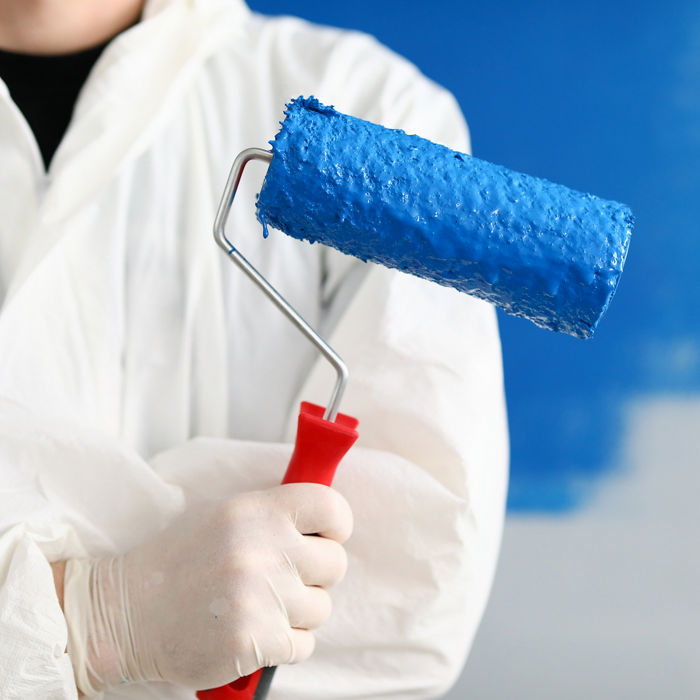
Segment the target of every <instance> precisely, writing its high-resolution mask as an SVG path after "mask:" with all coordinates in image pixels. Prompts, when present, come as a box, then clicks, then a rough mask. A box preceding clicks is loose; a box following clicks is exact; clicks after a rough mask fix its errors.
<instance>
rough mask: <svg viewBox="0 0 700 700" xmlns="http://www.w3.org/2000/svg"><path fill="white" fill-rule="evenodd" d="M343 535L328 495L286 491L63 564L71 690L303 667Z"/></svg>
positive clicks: (303, 488) (345, 516)
mask: <svg viewBox="0 0 700 700" xmlns="http://www.w3.org/2000/svg"><path fill="white" fill-rule="evenodd" d="M351 530H352V514H351V511H350V506H349V505H348V504H347V501H346V500H345V499H344V498H343V497H342V496H341V495H340V494H339V493H338V492H337V491H334V490H333V489H330V488H328V487H326V486H320V485H316V484H288V485H285V486H278V487H276V488H273V489H269V490H267V491H256V492H251V493H246V494H242V495H240V496H237V497H235V498H233V499H230V500H226V501H222V502H220V503H218V504H216V505H215V506H210V507H209V509H208V510H205V511H203V512H191V513H186V514H185V515H184V516H183V517H181V518H180V519H179V520H177V521H176V522H175V523H174V524H173V525H171V526H170V527H169V528H168V529H167V530H165V531H164V532H162V533H161V534H160V535H158V536H157V537H155V538H154V539H153V540H151V541H150V542H148V543H147V544H145V545H143V546H141V547H139V548H137V549H135V550H133V551H131V552H129V553H127V554H125V555H122V556H118V557H110V558H104V559H92V560H89V559H80V560H69V561H68V563H67V566H66V575H65V594H64V596H65V597H64V610H65V615H66V620H67V622H68V630H69V647H68V650H69V653H70V655H71V659H72V663H73V668H74V670H75V677H76V682H77V685H78V688H79V689H80V690H81V691H82V692H83V693H84V694H86V695H91V694H95V693H97V692H100V691H101V690H103V689H105V688H107V687H110V686H113V685H118V684H120V683H123V682H124V681H127V682H131V681H147V680H165V681H169V682H171V683H176V684H180V685H184V686H187V687H191V688H198V689H204V688H213V687H218V686H221V685H224V684H226V683H229V682H230V681H233V680H235V679H236V678H239V677H240V676H243V675H248V674H249V673H252V672H253V671H255V670H256V669H258V668H260V667H261V666H276V665H280V664H287V663H295V662H298V661H302V660H304V659H306V658H307V657H308V656H310V655H311V653H312V651H313V649H314V643H315V642H314V636H313V633H312V632H310V631H309V630H312V629H314V628H316V627H318V626H319V625H320V624H321V623H323V622H324V621H325V620H326V618H327V617H328V616H329V614H330V610H331V601H330V596H329V595H328V593H327V592H326V591H325V590H324V589H325V588H326V587H328V586H331V585H333V584H334V583H336V582H337V581H339V580H340V579H341V578H342V577H343V575H344V573H345V569H346V567H347V558H346V554H345V550H344V548H343V547H342V546H341V543H342V542H344V541H345V540H346V539H347V538H348V537H349V536H350V532H351ZM314 533H318V534H319V535H321V536H320V537H314V536H312V535H313V534H314Z"/></svg>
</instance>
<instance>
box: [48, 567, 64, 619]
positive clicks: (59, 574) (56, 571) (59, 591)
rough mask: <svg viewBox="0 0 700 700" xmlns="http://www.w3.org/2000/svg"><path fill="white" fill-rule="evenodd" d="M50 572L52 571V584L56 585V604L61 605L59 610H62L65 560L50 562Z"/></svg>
mask: <svg viewBox="0 0 700 700" xmlns="http://www.w3.org/2000/svg"><path fill="white" fill-rule="evenodd" d="M51 572H52V573H53V585H54V586H55V587H56V596H57V597H58V604H59V605H60V606H61V610H63V578H64V576H65V574H66V562H65V561H56V562H53V564H51Z"/></svg>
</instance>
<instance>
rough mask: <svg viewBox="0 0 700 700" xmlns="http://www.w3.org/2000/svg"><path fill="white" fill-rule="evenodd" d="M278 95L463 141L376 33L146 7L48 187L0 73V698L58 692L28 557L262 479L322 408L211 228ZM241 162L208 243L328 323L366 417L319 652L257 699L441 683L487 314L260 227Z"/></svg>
mask: <svg viewBox="0 0 700 700" xmlns="http://www.w3.org/2000/svg"><path fill="white" fill-rule="evenodd" d="M299 94H307V95H308V94H315V95H316V96H317V97H318V98H319V99H321V100H322V101H323V102H325V103H328V104H334V105H335V106H336V107H337V108H338V109H340V110H341V111H344V112H348V113H351V114H355V115H357V116H360V117H363V118H367V119H370V120H373V121H376V122H380V123H383V124H386V125H387V126H392V127H401V128H404V129H405V130H407V131H409V132H413V133H419V134H421V135H423V136H426V137H428V138H431V139H433V140H435V141H438V142H441V143H445V144H446V145H449V146H452V147H454V148H458V149H460V150H466V149H467V148H468V141H467V136H466V130H465V127H464V123H463V120H462V118H461V116H460V114H459V110H458V109H457V107H456V105H455V103H454V100H453V99H452V98H451V97H450V96H449V95H448V94H447V93H446V92H444V91H443V90H442V89H440V88H439V87H437V86H436V85H434V84H433V83H431V82H430V81H428V80H427V79H425V78H424V77H423V76H421V75H420V74H419V73H418V72H417V71H416V69H415V68H413V67H412V66H410V65H409V64H407V63H406V62H405V61H403V60H401V59H400V58H398V57H396V56H395V55H394V54H392V53H390V52H389V51H387V50H386V49H384V48H382V47H381V46H380V45H378V44H377V43H376V42H375V41H374V40H372V39H371V38H368V37H366V36H364V35H360V34H357V33H352V32H341V31H337V30H333V29H328V28H320V27H315V26H312V25H309V24H307V23H305V22H302V21H299V20H296V19H292V18H275V19H270V18H264V17H261V16H258V15H255V14H252V13H250V12H249V11H248V9H247V8H246V7H245V5H244V4H243V3H242V2H240V1H239V0H190V1H185V0H160V1H159V2H150V3H149V4H148V5H147V8H146V11H145V15H144V21H143V22H141V23H140V24H138V25H136V26H135V27H133V28H132V29H130V30H129V31H127V32H126V33H125V34H123V35H122V36H120V37H119V38H118V39H116V40H115V41H114V42H113V43H112V44H111V45H110V46H109V47H108V48H107V49H106V51H105V52H104V54H103V55H102V56H101V58H100V60H99V61H98V63H97V64H96V66H95V69H94V70H93V72H92V74H91V75H90V77H89V78H88V81H87V83H86V85H85V87H84V89H83V91H82V93H81V95H80V97H79V100H78V104H77V105H76V110H75V114H74V118H73V121H72V123H71V125H70V127H69V130H68V132H67V134H66V136H65V138H64V141H63V142H62V144H61V145H60V147H59V149H58V151H57V153H56V155H55V156H54V159H53V162H52V165H51V169H50V172H49V173H48V175H47V174H46V173H44V172H43V167H42V163H41V158H40V156H39V152H38V148H37V145H36V142H35V140H34V138H33V136H32V134H31V132H30V130H29V127H28V126H27V124H26V122H25V121H24V119H23V118H22V116H21V114H20V113H19V111H18V110H17V108H16V106H15V105H14V104H13V103H12V101H11V99H10V97H9V95H8V92H7V90H6V89H5V86H4V85H3V84H2V83H0V154H2V168H0V205H1V206H2V211H3V216H2V217H1V218H0V239H1V240H2V245H3V250H5V249H11V250H12V253H13V254H12V256H11V257H12V262H11V264H10V263H9V262H8V264H7V266H6V265H3V266H2V269H0V274H2V275H3V276H4V278H3V279H2V280H0V282H1V284H0V289H2V290H6V293H5V296H4V298H3V305H2V308H1V309H0V474H1V475H2V480H1V484H0V584H1V585H0V601H1V602H2V605H0V669H1V670H2V673H0V697H2V698H22V699H23V700H27V699H31V698H41V699H42V700H46V699H47V698H50V699H51V698H57V699H58V698H60V699H63V698H73V697H75V694H76V690H75V684H74V681H73V678H72V671H71V666H70V663H69V660H68V658H67V656H66V654H65V653H62V651H61V650H63V649H65V645H66V640H67V630H66V625H65V620H64V618H63V616H62V614H61V611H60V608H59V607H58V603H57V601H56V596H55V591H54V588H53V581H52V578H51V572H50V569H49V567H48V566H47V564H46V560H47V559H48V560H49V561H56V560H59V559H65V558H71V557H85V556H90V557H97V556H106V555H111V554H119V553H122V552H126V551H128V550H130V549H133V548H134V547H137V546H139V545H141V544H143V543H145V542H147V541H148V540H149V539H150V538H152V537H154V536H155V535H156V534H157V533H158V532H160V531H162V530H163V529H165V528H166V527H167V526H168V525H169V524H170V523H171V522H172V521H173V519H174V518H175V517H176V516H177V515H178V514H180V513H181V512H182V511H183V510H184V509H186V508H187V507H194V506H195V505H196V504H198V503H202V502H204V501H210V500H215V499H220V498H225V497H231V496H233V495H235V494H236V493H240V492H242V491H246V490H251V489H259V488H264V487H270V486H273V485H274V484H276V483H278V482H279V480H280V478H281V475H282V474H283V472H284V467H285V464H286V460H287V458H288V456H289V453H290V445H289V443H290V442H291V441H292V440H293V434H294V423H295V414H296V411H297V405H298V401H299V399H300V398H304V399H308V400H314V401H317V402H320V403H324V402H325V401H326V400H327V398H328V396H329V393H330V390H331V387H332V383H333V376H332V372H331V371H330V369H329V368H327V367H326V365H325V363H324V361H320V360H318V358H317V355H316V354H315V352H314V350H313V349H312V348H311V347H310V346H309V345H308V344H307V343H306V342H305V341H304V340H303V339H302V338H300V337H299V336H298V333H297V332H296V331H295V330H294V329H293V328H292V327H291V326H290V325H289V323H288V322H287V321H286V320H285V319H284V318H283V317H282V316H281V315H280V314H279V312H278V311H276V310H275V309H274V308H273V307H272V305H271V304H269V303H268V302H266V301H265V300H263V298H262V297H261V296H260V295H259V292H258V291H257V290H256V289H254V288H253V287H252V286H251V284H250V283H249V281H248V280H247V279H245V278H244V277H243V276H242V275H241V274H239V273H238V271H237V270H236V269H234V268H233V266H232V265H231V264H230V263H229V262H228V261H227V260H226V259H225V257H224V256H223V255H222V254H221V252H220V251H219V250H218V248H217V247H216V246H215V245H214V243H213V241H212V239H211V233H210V231H211V227H212V222H213V219H214V213H215V208H216V205H217V201H218V198H219V196H220V193H221V190H222V188H223V184H224V182H225V179H226V176H227V172H228V169H229V167H230V165H231V162H232V161H233V158H234V156H235V155H236V153H238V152H239V151H240V150H241V149H243V148H245V147H249V146H262V147H264V146H265V144H266V142H267V141H268V140H269V139H270V138H272V136H273V135H274V134H275V132H276V130H277V127H278V125H277V122H278V120H279V119H280V118H281V116H282V109H283V106H284V103H285V102H286V101H288V100H289V99H290V98H291V97H294V96H297V95H299ZM249 170H250V172H246V177H245V178H244V181H243V183H242V187H241V190H240V192H239V196H238V197H237V200H236V205H235V207H234V212H233V215H232V220H231V222H230V229H229V233H230V235H231V237H232V238H233V239H234V240H235V241H236V242H237V243H238V244H239V246H240V248H241V250H242V251H244V253H245V254H246V256H247V257H249V258H250V259H251V261H253V262H254V263H255V264H256V265H257V266H258V267H259V268H260V270H261V271H262V272H263V274H264V275H265V276H267V277H269V278H270V280H271V281H272V282H273V283H274V284H275V285H276V286H278V287H279V289H280V290H282V291H283V293H284V294H285V295H286V296H287V297H288V298H289V299H290V301H291V302H292V303H293V304H294V305H295V306H297V308H299V310H300V311H301V312H302V313H303V314H304V315H305V317H306V318H307V320H308V321H309V322H311V323H312V325H315V326H317V327H319V328H320V329H321V330H322V332H324V333H325V334H326V335H328V336H330V340H331V343H332V345H333V346H334V347H335V348H336V349H337V350H338V352H339V353H340V355H341V356H342V357H343V358H344V359H345V360H346V362H347V363H348V365H349V367H350V384H349V387H348V391H347V394H346V397H345V399H344V401H343V406H342V410H343V411H345V412H347V413H351V414H353V415H356V416H357V417H358V418H359V419H360V421H361V425H360V440H359V442H358V445H357V446H356V447H354V448H353V449H352V450H351V451H350V453H349V454H348V456H347V458H346V459H345V460H344V462H343V464H342V465H341V468H340V469H339V472H338V477H337V482H336V485H337V488H338V490H339V491H340V492H341V493H342V494H343V495H344V496H345V497H346V498H347V499H348V501H349V502H350V504H351V506H352V508H353V511H354V515H355V523H356V525H355V534H354V535H353V537H352V538H351V539H350V541H349V542H348V543H347V551H348V555H349V570H348V574H347V576H346V578H345V579H344V581H343V582H342V583H341V584H339V585H338V586H337V587H336V588H334V590H333V598H334V613H333V615H332V616H331V618H330V620H329V621H328V622H327V623H326V624H325V625H324V626H322V627H321V628H320V630H319V631H318V634H317V648H316V652H315V653H314V655H313V656H312V657H311V658H310V659H309V660H308V661H306V662H304V663H303V664H299V665H296V666H285V667H282V668H280V669H279V671H278V673H277V675H276V678H275V684H274V686H273V690H272V692H271V695H270V698H271V700H274V698H287V699H291V700H295V699H297V698H299V699H301V698H307V699H308V698H319V699H321V698H324V699H332V698H373V697H378V696H381V697H386V698H422V697H431V696H434V695H436V694H437V693H439V692H440V691H441V690H444V689H445V688H446V686H447V685H448V684H449V683H450V682H451V681H452V680H453V679H454V677H455V676H456V674H457V673H458V672H459V670H460V667H461V665H462V663H463V661H464V658H465V656H466V654H467V652H468V649H469V645H470V643H471V640H472V638H473V636H474V632H475V629H476V627H477V625H478V622H479V619H480V617H481V614H482V612H483V608H484V605H485V602H486V598H487V595H488V590H489V587H490V584H491V580H492V576H493V571H494V566H495V561H496V557H497V552H498V546H499V541H500V536H501V528H502V521H503V508H504V497H505V487H506V467H507V437H506V423H505V411H504V401H503V388H502V375H501V365H500V346H499V340H498V332H497V327H496V321H495V315H494V312H493V310H492V309H490V308H489V307H488V306H487V305H485V304H483V303H482V302H479V301H477V300H474V299H471V298H469V297H466V296H464V295H460V294H458V293H456V292H454V291H452V290H449V289H444V288H440V287H437V286H434V285H430V284H428V283H425V282H422V281H420V280H416V279H412V278H409V277H406V276H404V275H402V274H401V273H397V272H392V271H388V270H380V269H377V268H369V267H368V266H365V265H364V264H363V263H360V262H358V261H355V260H353V259H352V258H347V257H344V256H342V255H340V254H337V253H336V252H334V251H329V250H326V249H323V248H321V247H318V246H309V245H308V244H306V243H299V242H297V241H295V240H292V239H290V238H288V237H286V236H283V235H282V234H278V233H275V232H273V233H272V235H271V236H270V238H269V239H268V240H264V239H263V238H262V236H261V233H260V227H259V225H258V224H257V222H256V221H255V218H254V207H253V201H254V195H255V193H256V192H257V191H258V189H259V187H260V183H261V181H262V177H263V175H264V168H263V167H262V166H260V167H258V166H257V164H256V165H253V166H251V167H250V168H249ZM8 247H9V248H8ZM8 260H9V258H8ZM196 436H206V437H205V438H200V439H193V438H195V437H196ZM105 697H107V698H122V697H123V698H191V697H192V694H191V691H189V690H183V689H181V688H177V687H175V686H171V685H167V684H158V683H146V684H133V685H125V686H123V687H120V688H119V689H118V690H114V691H109V692H108V693H107V694H106V695H105Z"/></svg>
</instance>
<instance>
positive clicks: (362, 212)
mask: <svg viewBox="0 0 700 700" xmlns="http://www.w3.org/2000/svg"><path fill="white" fill-rule="evenodd" d="M286 114H287V116H286V118H285V120H284V122H283V124H282V129H281V130H280V132H279V134H278V135H277V137H276V138H275V140H274V142H272V148H273V152H274V157H273V159H272V162H271V163H270V166H269V169H268V172H267V176H266V178H265V182H264V184H263V188H262V191H261V192H260V196H259V198H258V203H257V209H258V218H259V219H260V221H261V222H262V224H263V226H264V227H265V228H266V227H267V226H268V225H269V226H273V227H274V228H278V229H280V230H282V231H284V232H285V233H287V234H289V235H291V236H293V237H295V238H299V239H304V240H308V241H311V242H319V243H324V244H326V245H330V246H333V247H335V248H337V249H338V250H341V251H342V252H344V253H348V254H350V255H354V256H355V257H359V258H361V259H363V260H371V261H373V262H377V263H380V264H382V265H386V266H388V267H394V268H398V269H400V270H403V271H405V272H409V273H411V274H414V275H418V276H420V277H424V278H426V279H429V280H433V281H435V282H438V283H440V284H443V285H447V286H450V287H455V288H456V289H459V290H460V291H464V292H467V293H469V294H473V295H475V296H477V297H480V298H481V299H485V300H486V301H489V302H491V303H493V304H496V305H497V306H499V307H501V308H503V309H504V310H505V311H507V312H508V313H510V314H513V315H514V316H522V317H525V318H528V319H530V320H531V321H533V322H534V323H535V324H537V325H538V326H541V327H543V328H549V329H552V330H557V331H562V332H564V333H568V334H570V335H573V336H577V337H581V338H586V337H590V336H591V335H592V333H593V331H594V329H595V327H596V325H597V324H598V321H599V320H600V318H601V316H602V315H603V313H604V311H605V309H606V308H607V306H608V304H609V302H610V299H611V298H612V296H613V293H614V292H615V288H616V286H617V283H618V280H619V278H620V274H621V272H622V267H623V264H624V261H625V257H626V255H627V249H628V246H629V241H630V235H631V229H632V221H633V219H632V213H631V211H630V210H629V208H628V207H626V206H625V205H623V204H619V203H618V202H612V201H607V200H604V199H600V198H598V197H595V196H593V195H590V194H583V193H580V192H576V191H574V190H571V189H568V188H567V187H564V186H562V185H557V184H554V183H551V182H548V181H547V180H543V179H540V178H535V177H531V176H529V175H524V174H521V173H516V172H514V171H511V170H508V169H507V168H504V167H502V166H498V165H494V164H492V163H488V162H486V161H483V160H479V159H478V158H473V157H470V156H468V155H464V154H461V153H457V152H456V151H452V150H450V149H448V148H446V147H444V146H440V145H438V144H435V143H432V142H430V141H427V140H425V139H422V138H420V137H418V136H411V135H408V134H406V133H404V132H403V131H399V130H392V129H386V128H384V127H381V126H378V125H376V124H372V123H370V122H366V121H363V120H360V119H356V118H354V117H350V116H346V115H343V114H340V113H338V112H336V111H335V110H334V109H333V108H332V107H326V106H324V105H322V104H321V103H319V102H318V101H317V100H316V99H314V98H307V99H305V98H301V97H300V98H298V99H296V100H293V101H292V102H291V103H290V104H289V105H288V106H287V111H286Z"/></svg>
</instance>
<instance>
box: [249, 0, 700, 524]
mask: <svg viewBox="0 0 700 700" xmlns="http://www.w3.org/2000/svg"><path fill="white" fill-rule="evenodd" d="M249 4H250V6H251V7H252V9H254V10H257V11H260V12H266V13H271V14H279V13H286V14H295V15H299V16H302V17H305V18H307V19H310V20H312V21H315V22H321V23H324V24H331V25H335V26H341V27H349V28H354V29H360V30H363V31H367V32H370V33H372V34H374V35H375V36H377V37H378V38H379V39H380V40H381V41H382V42H384V43H385V44H387V45H388V46H390V47H391V48H393V49H394V50H396V51H398V52H399V53H401V54H403V55H404V56H406V57H408V58H409V59H410V60H412V61H413V62H414V63H416V64H417V65H418V66H419V67H420V68H421V69H422V70H423V72H424V73H426V74H427V75H428V76H429V77H431V78H433V79H435V80H436V81H438V82H439V83H441V84H443V85H445V86H446V87H447V88H449V89H450V90H451V91H452V92H453V93H454V94H455V96H456V97H457V99H458V100H459V103H460V105H461V106H462V109H463V110H464V113H465V114H466V116H467V119H468V121H469V125H470V128H471V133H472V142H473V149H474V153H475V155H478V156H480V157H481V158H485V159H487V160H491V161H493V162H496V163H502V164H504V165H507V166H508V167H511V168H514V169H516V170H521V171H524V172H528V173H531V174H533V175H538V176H542V177H546V178H548V179H550V180H553V181H556V182H561V183H563V184H566V185H568V186H570V187H573V188H575V189H579V190H583V191H589V192H593V193H594V194H597V195H600V196H602V197H605V198H609V199H616V200H619V201H622V202H625V203H626V204H629V205H630V206H631V207H632V210H633V211H634V213H635V216H636V219H637V225H636V228H635V233H634V235H633V238H632V246H631V249H630V254H629V258H628V261H627V268H626V271H625V274H624V275H623V277H622V282H621V285H620V288H619V290H618V293H617V295H616V298H615V300H614V302H613V304H612V306H611V308H610V311H609V313H608V315H607V317H606V318H605V319H604V320H603V322H602V323H601V326H600V328H599V330H598V333H597V335H596V337H595V338H594V339H593V340H591V341H579V340H575V339H572V338H568V337H564V336H558V335H555V334H552V333H546V332H544V331H541V330H539V329H537V328H535V327H533V326H531V325H529V324H528V323H527V322H525V321H521V320H518V319H512V318H508V317H506V316H504V315H501V318H500V321H501V333H502V338H503V348H504V362H505V371H506V390H507V394H508V402H509V419H510V427H511V441H512V469H511V488H510V495H509V506H510V508H511V510H516V511H523V510H525V511H532V510H539V511H549V512H559V511H566V510H568V509H570V508H572V507H574V506H576V505H579V504H581V503H583V502H585V499H586V497H587V496H588V495H589V494H590V493H592V492H593V491H594V489H596V488H598V487H599V486H600V485H601V484H602V483H604V481H603V480H602V479H603V477H604V476H605V474H606V473H607V472H608V471H609V470H610V469H612V468H614V466H615V465H616V460H617V453H618V449H619V445H620V439H621V430H622V420H623V409H624V407H625V405H626V404H627V403H628V402H629V401H634V400H635V399H637V398H639V397H641V396H645V395H649V394H659V393H681V394H682V393H689V392H695V391H698V389H700V323H698V321H699V320H700V293H699V292H700V284H699V283H698V281H697V273H696V268H697V263H698V252H699V251H700V236H698V235H697V229H698V222H699V221H700V3H698V2H697V0H675V1H670V2H664V3H659V2H651V1H649V0H639V1H638V2H634V3H633V2H616V1H614V0H607V1H603V0H589V1H588V2H586V3H570V2H566V0H561V1H559V2H554V1H551V2H546V1H544V0H530V1H529V2H512V1H507V2H496V3H486V2H483V3H466V2H465V3H461V2H452V1H448V0H432V1H431V2H405V1H399V0H380V1H377V0H372V1H370V0H353V1H352V2H328V1H327V0H324V1H321V0H287V1H285V2H282V1H281V0H251V1H250V2H249ZM290 97H291V96H290Z"/></svg>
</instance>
